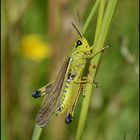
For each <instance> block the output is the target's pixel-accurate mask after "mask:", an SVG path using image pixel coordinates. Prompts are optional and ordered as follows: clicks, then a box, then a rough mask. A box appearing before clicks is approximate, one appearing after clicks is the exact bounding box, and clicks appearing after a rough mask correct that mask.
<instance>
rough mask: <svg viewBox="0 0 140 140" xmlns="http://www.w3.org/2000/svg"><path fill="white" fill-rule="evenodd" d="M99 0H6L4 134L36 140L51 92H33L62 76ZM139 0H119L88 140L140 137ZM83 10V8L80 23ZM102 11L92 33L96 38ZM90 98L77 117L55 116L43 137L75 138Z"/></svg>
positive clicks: (3, 4)
mask: <svg viewBox="0 0 140 140" xmlns="http://www.w3.org/2000/svg"><path fill="white" fill-rule="evenodd" d="M94 3H95V1H94V0H78V1H75V0H48V1H46V0H12V1H10V0H2V2H1V15H2V17H1V19H2V20H1V26H2V28H1V31H2V33H1V59H2V60H1V64H2V70H1V82H2V83H1V84H2V86H1V101H2V102H1V103H2V107H1V115H2V116H1V139H2V140H30V139H31V136H32V133H33V129H34V126H35V117H36V114H37V112H38V110H39V108H40V106H41V103H42V101H43V98H40V99H34V98H32V96H31V95H32V92H33V91H34V90H35V89H38V88H40V87H42V86H44V85H45V84H46V83H48V82H50V81H51V80H53V79H55V77H56V76H57V73H58V71H59V69H60V67H61V65H62V63H63V61H64V60H65V59H66V57H67V56H68V55H69V54H70V52H71V49H72V46H73V44H74V42H75V39H76V38H77V34H76V32H75V30H74V29H73V27H72V26H71V22H74V23H75V24H76V25H77V26H78V28H80V30H81V26H82V25H83V24H84V22H85V20H86V19H87V16H88V14H89V12H90V10H91V8H92V5H93V4H94ZM138 5H139V1H138V0H133V1H132V0H123V1H122V0H118V4H117V7H116V10H115V13H114V17H113V21H112V26H111V28H110V33H109V36H108V40H107V42H106V43H107V44H110V45H111V48H109V49H107V50H106V51H105V53H104V54H103V56H102V58H101V63H100V67H99V70H98V73H97V76H96V81H98V84H99V87H98V88H97V89H95V92H94V96H92V98H91V102H90V107H89V113H88V116H87V121H86V126H85V130H84V134H83V140H133V139H135V140H138V137H139V136H138V132H139V130H138V127H139V111H138V110H139V108H138V106H139V99H138V97H139V94H138V92H139V87H138V84H139V82H138V76H139V65H138V63H139V60H138V57H139V53H138V51H139V47H138V45H139V40H138V37H139V31H138V30H139V18H138V16H139V15H138V10H139V7H138ZM77 9H78V11H79V14H80V25H79V23H78V17H77V12H76V11H77ZM97 15H98V10H97V12H96V15H95V16H94V18H93V20H92V22H91V24H90V26H89V28H88V30H87V32H86V34H85V37H86V38H87V40H88V41H89V43H91V42H92V40H93V36H94V31H95V28H96V21H97ZM81 102H82V96H81V97H80V99H79V102H78V106H77V109H76V112H75V116H74V120H73V122H72V123H71V124H70V125H66V124H65V123H64V117H65V115H61V116H59V117H57V118H55V119H52V121H51V122H50V124H49V126H48V127H47V128H44V129H43V131H42V134H41V137H40V140H74V139H75V135H76V129H77V126H78V120H79V114H80V107H81Z"/></svg>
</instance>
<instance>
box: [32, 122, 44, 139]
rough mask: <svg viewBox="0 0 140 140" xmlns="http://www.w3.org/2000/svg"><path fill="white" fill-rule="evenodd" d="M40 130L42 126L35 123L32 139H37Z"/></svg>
mask: <svg viewBox="0 0 140 140" xmlns="http://www.w3.org/2000/svg"><path fill="white" fill-rule="evenodd" d="M41 132H42V128H40V126H39V125H37V124H36V125H35V128H34V131H33V135H32V140H39V137H40V134H41Z"/></svg>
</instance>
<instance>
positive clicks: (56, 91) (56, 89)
mask: <svg viewBox="0 0 140 140" xmlns="http://www.w3.org/2000/svg"><path fill="white" fill-rule="evenodd" d="M72 25H73V27H74V28H75V29H76V31H77V33H78V34H79V36H80V38H79V39H78V40H77V41H76V43H75V44H74V48H73V50H72V53H71V55H70V56H69V57H68V59H67V60H66V61H65V62H64V64H63V66H62V68H61V70H60V72H59V74H58V76H57V78H56V80H55V81H54V82H52V83H50V84H48V85H46V86H44V87H42V88H40V89H38V90H36V91H34V92H33V94H32V96H33V97H34V98H38V97H41V96H43V95H45V94H47V98H46V99H45V100H44V102H43V104H42V107H41V109H40V111H39V112H38V114H37V117H36V121H37V123H38V124H39V125H40V127H44V126H46V125H47V124H48V122H49V121H50V119H51V117H52V116H53V114H56V116H57V115H60V114H62V113H65V112H66V113H67V115H66V119H65V122H66V123H67V124H69V123H71V122H72V119H73V115H74V110H75V106H76V104H77V101H78V98H79V95H80V92H81V89H82V85H83V84H86V83H88V82H90V83H91V81H90V80H89V79H88V78H87V77H83V72H84V69H85V66H86V63H87V60H88V59H91V58H93V57H94V56H95V55H97V54H98V53H100V52H102V51H104V49H105V48H107V47H105V48H102V49H101V50H99V51H97V52H96V53H95V54H92V50H93V48H92V47H90V46H89V44H88V42H87V40H86V38H85V37H84V36H82V34H81V33H80V32H79V30H78V29H77V28H76V26H75V25H74V24H73V23H72ZM92 83H93V82H92ZM75 84H80V86H79V87H80V88H79V92H78V94H77V95H76V98H73V97H74V96H75V95H73V92H72V91H73V90H74V89H73V87H74V85H75ZM95 84H96V83H95ZM73 99H74V101H73Z"/></svg>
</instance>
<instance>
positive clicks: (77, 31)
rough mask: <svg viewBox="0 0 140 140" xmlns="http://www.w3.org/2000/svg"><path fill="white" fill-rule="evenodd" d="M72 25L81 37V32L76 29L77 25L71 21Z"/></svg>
mask: <svg viewBox="0 0 140 140" xmlns="http://www.w3.org/2000/svg"><path fill="white" fill-rule="evenodd" d="M71 24H72V26H73V27H74V28H75V30H76V31H77V33H78V34H79V35H80V37H81V38H82V34H81V33H80V31H79V30H78V29H77V27H76V26H75V25H74V23H71Z"/></svg>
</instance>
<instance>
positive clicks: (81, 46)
mask: <svg viewBox="0 0 140 140" xmlns="http://www.w3.org/2000/svg"><path fill="white" fill-rule="evenodd" d="M74 51H75V52H77V53H84V54H85V55H87V57H90V56H91V47H90V46H89V44H88V42H87V40H86V39H85V38H84V37H83V36H82V37H80V38H79V39H78V40H77V41H76V43H75V45H74Z"/></svg>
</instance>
